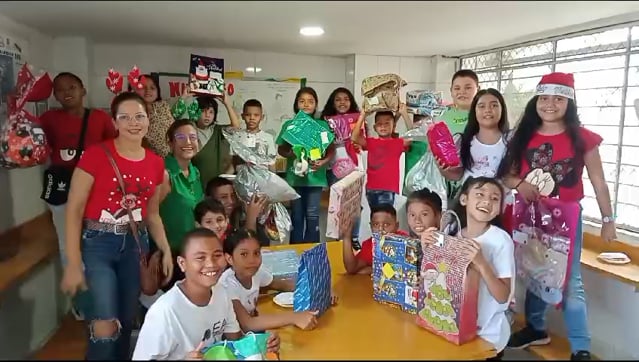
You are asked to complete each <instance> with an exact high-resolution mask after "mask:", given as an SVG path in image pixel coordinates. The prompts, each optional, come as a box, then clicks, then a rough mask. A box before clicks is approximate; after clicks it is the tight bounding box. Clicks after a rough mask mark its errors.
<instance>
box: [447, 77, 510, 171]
mask: <svg viewBox="0 0 639 362" xmlns="http://www.w3.org/2000/svg"><path fill="white" fill-rule="evenodd" d="M486 94H490V95H492V96H494V97H495V98H497V101H498V102H499V104H500V105H501V115H500V116H499V122H498V123H497V128H499V131H501V133H502V134H503V135H505V134H506V132H508V129H509V125H508V110H507V109H506V101H505V100H504V96H502V95H501V93H499V91H498V90H497V89H494V88H488V89H482V90H480V91H479V92H477V94H476V95H475V98H473V102H472V103H471V104H470V112H468V123H466V127H465V128H464V132H463V133H462V135H461V146H460V150H459V153H460V158H461V161H462V165H463V166H464V168H465V169H466V170H470V169H471V168H472V167H473V156H472V155H471V154H470V143H471V142H472V141H473V137H475V135H476V134H477V133H478V132H479V121H477V112H476V111H475V108H477V103H478V102H479V98H481V97H482V96H484V95H486Z"/></svg>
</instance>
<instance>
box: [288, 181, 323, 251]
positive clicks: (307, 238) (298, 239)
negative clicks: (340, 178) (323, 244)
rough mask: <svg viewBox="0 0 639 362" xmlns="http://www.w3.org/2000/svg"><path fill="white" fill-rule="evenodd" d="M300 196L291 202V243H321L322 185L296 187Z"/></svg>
mask: <svg viewBox="0 0 639 362" xmlns="http://www.w3.org/2000/svg"><path fill="white" fill-rule="evenodd" d="M294 189H295V192H297V193H298V194H299V195H300V198H299V199H297V200H293V201H292V202H291V223H292V224H293V230H292V231H291V241H290V243H291V244H302V243H319V241H320V230H319V212H320V202H321V201H322V188H321V187H310V186H309V187H295V188H294Z"/></svg>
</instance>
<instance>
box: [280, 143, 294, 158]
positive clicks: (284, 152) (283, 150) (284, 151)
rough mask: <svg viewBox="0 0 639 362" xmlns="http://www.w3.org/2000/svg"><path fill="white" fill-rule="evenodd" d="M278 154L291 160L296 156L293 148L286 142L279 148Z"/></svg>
mask: <svg viewBox="0 0 639 362" xmlns="http://www.w3.org/2000/svg"><path fill="white" fill-rule="evenodd" d="M277 153H279V154H280V156H282V157H284V158H290V157H294V156H295V154H294V153H293V147H291V145H290V144H289V143H286V142H285V143H283V144H281V145H279V146H277Z"/></svg>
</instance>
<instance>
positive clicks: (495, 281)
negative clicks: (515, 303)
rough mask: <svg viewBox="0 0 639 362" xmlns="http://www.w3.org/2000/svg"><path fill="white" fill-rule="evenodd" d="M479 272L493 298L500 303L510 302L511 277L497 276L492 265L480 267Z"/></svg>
mask: <svg viewBox="0 0 639 362" xmlns="http://www.w3.org/2000/svg"><path fill="white" fill-rule="evenodd" d="M479 273H480V274H481V277H482V279H484V283H486V287H488V291H489V292H490V294H491V295H492V296H493V298H495V300H496V301H497V302H498V303H500V304H503V303H506V302H508V297H510V278H497V277H496V276H495V273H494V272H493V269H492V268H491V267H490V265H486V267H484V268H480V269H479Z"/></svg>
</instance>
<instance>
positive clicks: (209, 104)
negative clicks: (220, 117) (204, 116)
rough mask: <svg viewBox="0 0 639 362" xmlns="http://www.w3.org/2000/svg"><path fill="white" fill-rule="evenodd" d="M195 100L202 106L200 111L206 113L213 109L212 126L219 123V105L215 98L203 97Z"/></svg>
mask: <svg viewBox="0 0 639 362" xmlns="http://www.w3.org/2000/svg"><path fill="white" fill-rule="evenodd" d="M195 99H196V100H197V104H198V106H200V109H201V110H202V111H205V110H207V109H209V108H213V122H212V123H211V125H210V126H213V125H215V124H216V123H217V111H218V104H217V100H216V99H215V97H213V96H204V95H202V96H197V97H195Z"/></svg>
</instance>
